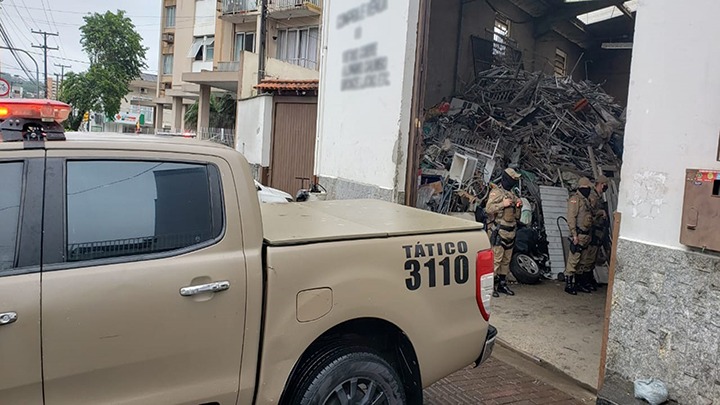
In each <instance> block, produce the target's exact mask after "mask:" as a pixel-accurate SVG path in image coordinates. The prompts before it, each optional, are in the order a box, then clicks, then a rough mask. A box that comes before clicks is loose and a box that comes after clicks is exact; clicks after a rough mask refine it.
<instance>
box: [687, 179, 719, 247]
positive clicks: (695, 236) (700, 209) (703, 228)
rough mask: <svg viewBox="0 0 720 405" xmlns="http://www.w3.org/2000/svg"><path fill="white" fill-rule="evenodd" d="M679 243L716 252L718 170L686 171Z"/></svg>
mask: <svg viewBox="0 0 720 405" xmlns="http://www.w3.org/2000/svg"><path fill="white" fill-rule="evenodd" d="M680 243H682V244H683V245H686V246H690V247H695V248H700V249H708V250H713V251H717V252H720V170H697V169H688V171H687V174H686V177H685V199H684V202H683V215H682V228H681V229H680Z"/></svg>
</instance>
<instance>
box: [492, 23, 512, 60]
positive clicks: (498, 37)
mask: <svg viewBox="0 0 720 405" xmlns="http://www.w3.org/2000/svg"><path fill="white" fill-rule="evenodd" d="M508 38H510V20H508V19H507V18H505V17H502V16H499V15H498V16H496V17H495V28H494V29H493V55H498V56H502V55H505V52H506V51H507V43H508Z"/></svg>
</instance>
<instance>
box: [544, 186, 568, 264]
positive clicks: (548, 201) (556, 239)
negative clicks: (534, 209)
mask: <svg viewBox="0 0 720 405" xmlns="http://www.w3.org/2000/svg"><path fill="white" fill-rule="evenodd" d="M568 198H569V195H568V191H567V190H566V189H565V188H562V187H545V186H541V187H540V199H541V200H542V211H543V218H544V220H545V232H546V233H547V238H548V243H549V246H548V251H549V254H550V263H551V266H550V267H551V269H552V273H553V276H555V275H557V274H558V273H562V272H563V271H565V256H564V255H563V246H562V239H563V235H564V236H565V237H567V236H568V234H569V230H568V229H567V224H566V222H565V221H562V220H561V221H560V227H561V229H562V231H561V229H558V222H557V220H558V218H559V217H566V216H567V204H568V203H567V202H568Z"/></svg>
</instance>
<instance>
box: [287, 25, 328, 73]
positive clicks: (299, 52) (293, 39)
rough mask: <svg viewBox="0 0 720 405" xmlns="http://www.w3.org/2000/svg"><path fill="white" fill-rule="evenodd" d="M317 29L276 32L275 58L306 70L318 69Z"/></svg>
mask: <svg viewBox="0 0 720 405" xmlns="http://www.w3.org/2000/svg"><path fill="white" fill-rule="evenodd" d="M319 41H320V30H318V28H317V27H305V28H293V29H287V30H280V31H278V39H277V45H278V47H277V58H278V59H280V60H282V61H285V62H288V63H292V64H295V65H299V66H302V67H305V68H308V69H315V70H317V68H318V63H317V61H318V44H319Z"/></svg>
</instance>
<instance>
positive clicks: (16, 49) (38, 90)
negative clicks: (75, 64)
mask: <svg viewBox="0 0 720 405" xmlns="http://www.w3.org/2000/svg"><path fill="white" fill-rule="evenodd" d="M2 1H3V0H0V2H2ZM0 49H8V50H11V51H18V52H22V53H24V54H25V55H27V56H28V58H30V60H31V61H33V63H34V64H35V83H37V96H38V98H39V97H40V67H39V66H38V63H37V61H36V60H35V58H33V57H32V55H30V53H29V52H28V51H26V50H24V49H18V48H11V47H9V46H0Z"/></svg>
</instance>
